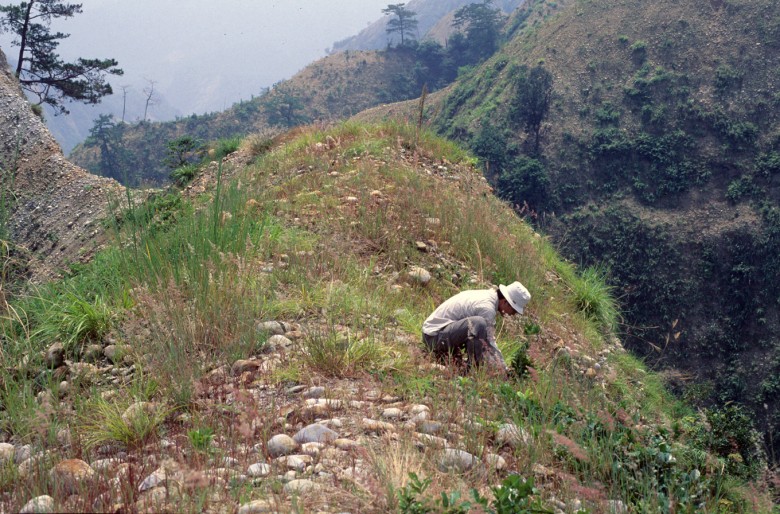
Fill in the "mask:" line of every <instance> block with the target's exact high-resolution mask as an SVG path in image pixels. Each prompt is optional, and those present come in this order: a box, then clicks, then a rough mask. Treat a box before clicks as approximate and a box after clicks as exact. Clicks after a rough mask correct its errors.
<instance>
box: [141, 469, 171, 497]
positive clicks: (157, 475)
mask: <svg viewBox="0 0 780 514" xmlns="http://www.w3.org/2000/svg"><path fill="white" fill-rule="evenodd" d="M166 478H167V473H166V472H165V468H163V467H160V468H158V469H156V470H155V471H154V472H153V473H152V474H151V475H149V476H147V477H146V478H144V479H143V481H142V482H141V484H140V485H139V486H138V492H139V493H143V492H146V491H149V490H151V489H154V488H155V487H159V486H161V485H162V484H164V483H165V480H166Z"/></svg>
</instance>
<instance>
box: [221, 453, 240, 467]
mask: <svg viewBox="0 0 780 514" xmlns="http://www.w3.org/2000/svg"><path fill="white" fill-rule="evenodd" d="M219 464H221V465H222V467H224V468H237V467H238V466H239V462H238V459H236V458H235V457H230V456H225V457H222V459H221V460H220V461H219Z"/></svg>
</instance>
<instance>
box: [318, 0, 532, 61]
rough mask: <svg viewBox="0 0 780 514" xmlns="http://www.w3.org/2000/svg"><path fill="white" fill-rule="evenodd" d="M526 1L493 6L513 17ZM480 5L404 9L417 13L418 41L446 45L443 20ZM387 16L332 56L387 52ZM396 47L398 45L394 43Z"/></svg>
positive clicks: (425, 3) (415, 4)
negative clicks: (428, 39)
mask: <svg viewBox="0 0 780 514" xmlns="http://www.w3.org/2000/svg"><path fill="white" fill-rule="evenodd" d="M524 1H525V0H498V1H494V2H493V5H495V6H496V7H498V8H500V9H501V10H502V11H504V12H505V13H511V12H512V11H514V10H515V9H517V8H518V7H519V6H520V5H522V4H523V2H524ZM472 3H477V2H474V1H473V0H444V1H442V0H411V1H409V2H408V3H407V4H406V5H405V7H406V8H407V9H409V10H410V11H413V12H415V13H417V17H416V19H417V22H418V24H417V30H418V32H419V34H418V39H420V40H423V39H427V38H430V39H434V40H438V41H440V42H442V43H443V42H444V39H442V35H443V34H444V33H447V32H448V30H449V24H446V25H442V20H443V19H445V18H448V17H451V14H452V12H453V11H456V10H457V9H460V8H461V7H464V6H466V5H469V4H472ZM388 20H389V17H388V16H384V17H382V18H380V19H379V20H377V21H375V22H374V23H372V24H371V25H369V26H368V27H366V28H365V29H363V30H362V31H361V32H360V33H359V34H357V35H355V36H352V37H350V38H347V39H344V40H342V41H338V42H336V43H334V44H333V48H332V49H331V52H332V53H336V52H343V51H345V50H380V49H382V48H386V47H387V46H388V43H390V42H391V41H389V40H388V37H389V36H388V34H387V31H386V29H387V22H388ZM392 43H393V44H397V41H394V42H392Z"/></svg>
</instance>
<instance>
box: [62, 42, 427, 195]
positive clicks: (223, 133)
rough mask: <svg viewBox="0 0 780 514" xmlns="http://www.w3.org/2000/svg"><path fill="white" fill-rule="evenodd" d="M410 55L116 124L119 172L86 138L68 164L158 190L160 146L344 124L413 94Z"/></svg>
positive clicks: (337, 62)
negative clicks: (222, 104)
mask: <svg viewBox="0 0 780 514" xmlns="http://www.w3.org/2000/svg"><path fill="white" fill-rule="evenodd" d="M413 64H414V56H413V55H410V54H409V53H407V52H402V51H391V52H349V53H342V54H337V55H331V56H328V57H325V58H323V59H321V60H319V61H317V62H315V63H312V64H311V65H309V66H307V67H306V68H304V69H303V70H301V71H300V72H299V73H297V74H296V75H295V76H293V77H292V78H291V79H289V80H285V81H282V82H280V83H278V84H276V85H275V86H274V87H273V88H271V89H270V90H269V91H268V92H267V93H265V94H263V95H261V96H258V97H255V98H252V99H250V100H247V101H243V102H240V103H237V104H234V105H233V106H231V107H230V108H228V109H226V110H225V111H223V112H219V113H211V114H205V115H194V114H193V115H192V116H187V117H183V118H178V119H176V120H174V121H169V122H143V123H136V124H118V125H117V126H116V127H115V128H114V129H113V131H112V134H111V137H112V138H114V141H116V144H117V146H118V148H117V150H118V151H119V152H120V153H122V154H124V155H126V156H128V158H127V159H126V160H125V162H124V164H123V165H122V169H106V162H105V160H104V159H102V158H101V150H100V145H99V144H97V143H96V142H95V141H94V140H87V141H85V142H84V143H83V144H81V145H79V146H77V147H76V148H75V149H74V150H73V151H72V152H71V154H70V159H71V160H72V161H73V162H75V163H77V164H79V165H80V166H83V167H84V168H86V169H88V170H90V171H92V172H93V173H96V174H101V175H104V176H110V177H113V178H117V179H120V180H129V181H130V182H131V183H147V184H157V185H159V184H164V183H167V182H169V178H168V174H169V173H170V170H169V169H168V168H167V167H166V165H165V164H164V163H163V159H164V158H165V155H166V153H165V152H166V144H167V143H168V142H169V141H171V140H173V139H176V138H177V137H180V136H183V135H188V136H192V137H194V138H197V139H199V140H200V141H202V142H208V141H214V140H217V139H221V138H230V137H234V136H241V135H247V134H251V133H253V132H262V131H264V130H266V129H270V128H274V127H275V128H288V127H292V126H295V125H298V124H300V123H308V122H315V121H320V122H328V121H333V120H338V119H343V118H347V117H349V116H351V115H353V114H355V113H357V112H360V111H361V110H364V109H367V108H369V107H373V106H375V105H377V104H380V103H386V102H394V101H398V100H400V99H406V98H410V97H412V96H414V95H415V94H419V91H420V90H419V89H417V88H415V89H413V90H410V89H409V87H408V82H409V81H408V74H409V71H410V70H411V69H412V67H413Z"/></svg>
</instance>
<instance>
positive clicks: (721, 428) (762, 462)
mask: <svg viewBox="0 0 780 514" xmlns="http://www.w3.org/2000/svg"><path fill="white" fill-rule="evenodd" d="M706 420H707V422H708V423H697V424H695V425H694V426H693V428H692V436H693V442H694V445H695V446H697V447H699V448H702V449H704V450H707V451H710V452H712V453H714V454H715V455H717V456H719V457H720V458H722V459H724V461H725V466H726V470H727V471H728V472H729V473H731V474H734V475H736V476H740V477H743V478H746V479H748V480H752V479H755V478H757V477H758V476H759V475H760V473H761V472H762V471H764V470H765V469H766V465H767V463H766V455H765V454H764V450H763V448H762V445H761V441H762V438H761V434H759V433H758V431H757V430H756V429H755V426H754V424H753V420H752V418H751V417H750V415H749V414H748V413H747V412H746V411H745V409H744V408H742V407H740V406H738V405H728V406H726V407H722V408H713V409H707V411H706ZM708 425H709V426H708Z"/></svg>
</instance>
